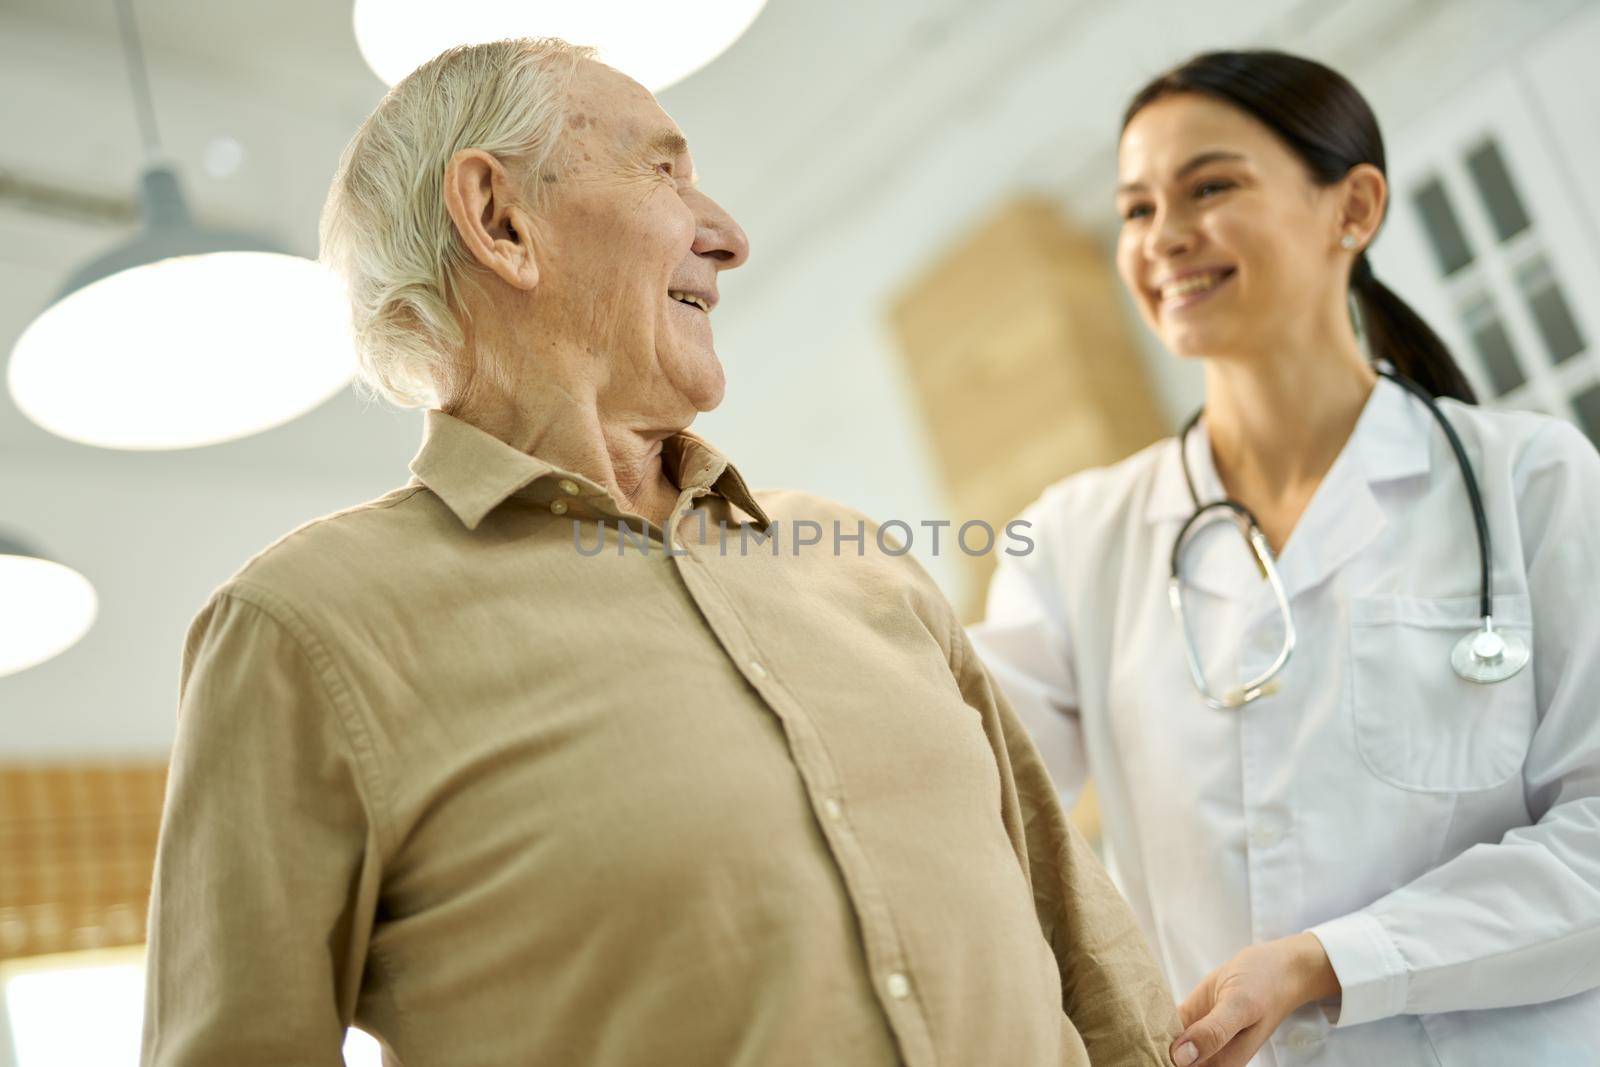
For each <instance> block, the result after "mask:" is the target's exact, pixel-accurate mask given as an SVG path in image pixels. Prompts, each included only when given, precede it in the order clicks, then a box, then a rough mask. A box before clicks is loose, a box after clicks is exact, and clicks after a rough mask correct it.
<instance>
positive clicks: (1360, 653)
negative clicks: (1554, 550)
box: [1347, 594, 1536, 794]
mask: <svg viewBox="0 0 1600 1067" xmlns="http://www.w3.org/2000/svg"><path fill="white" fill-rule="evenodd" d="M1495 620H1496V624H1497V626H1499V627H1501V628H1504V629H1506V630H1509V631H1511V632H1514V633H1516V634H1518V635H1519V636H1521V637H1522V638H1523V639H1524V640H1526V641H1528V642H1529V643H1530V645H1531V644H1532V636H1533V635H1532V608H1531V604H1530V602H1529V599H1528V596H1527V595H1526V594H1499V595H1496V597H1495ZM1479 623H1480V619H1479V616H1478V602H1477V598H1476V597H1452V598H1423V597H1396V596H1380V597H1357V598H1354V599H1353V600H1352V601H1351V619H1350V626H1349V628H1348V634H1349V643H1348V648H1347V657H1348V659H1347V664H1348V668H1349V678H1350V685H1349V694H1348V697H1347V707H1348V713H1349V716H1350V718H1349V721H1350V729H1351V731H1352V734H1353V742H1354V744H1355V748H1356V751H1357V753H1358V754H1359V755H1360V757H1361V761H1362V763H1363V764H1364V765H1365V766H1366V768H1367V770H1368V772H1369V773H1371V774H1372V776H1373V777H1374V778H1376V779H1378V780H1379V781H1382V782H1385V783H1387V784H1388V785H1391V786H1393V787H1395V788H1397V789H1402V790H1405V791H1407V792H1412V793H1434V794H1460V793H1476V792H1484V791H1488V790H1492V789H1496V788H1499V787H1501V786H1503V785H1505V784H1506V783H1507V782H1509V781H1511V780H1512V779H1513V778H1515V777H1517V776H1518V775H1519V774H1520V773H1521V770H1522V764H1523V761H1524V759H1525V758H1526V755H1527V750H1528V746H1529V744H1530V743H1531V742H1532V739H1533V727H1534V722H1535V710H1536V700H1535V692H1534V681H1533V671H1532V670H1531V669H1529V668H1524V669H1523V671H1522V672H1520V673H1519V674H1517V675H1514V676H1512V677H1511V678H1508V679H1506V680H1505V681H1502V682H1496V683H1493V684H1489V685H1480V684H1478V683H1474V682H1468V681H1465V680H1463V679H1461V678H1460V677H1459V676H1457V675H1456V673H1455V671H1454V670H1453V669H1452V668H1451V666H1450V650H1451V648H1452V647H1453V645H1454V644H1455V642H1456V641H1459V640H1460V639H1461V637H1462V636H1463V635H1465V634H1468V633H1471V632H1473V631H1474V630H1475V629H1476V628H1477V627H1478V625H1479Z"/></svg>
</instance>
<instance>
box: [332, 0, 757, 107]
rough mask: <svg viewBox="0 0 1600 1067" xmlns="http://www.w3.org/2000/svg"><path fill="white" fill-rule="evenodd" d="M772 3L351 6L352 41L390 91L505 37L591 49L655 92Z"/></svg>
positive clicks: (564, 0) (407, 1) (548, 1)
mask: <svg viewBox="0 0 1600 1067" xmlns="http://www.w3.org/2000/svg"><path fill="white" fill-rule="evenodd" d="M765 6H766V0H696V2H695V3H693V4H690V5H682V4H663V3H642V2H640V0H452V2H449V3H440V2H439V0H355V14H354V21H355V31H356V43H357V45H359V46H360V48H361V55H362V57H363V58H364V59H366V61H367V65H368V66H369V67H371V68H372V70H373V72H374V73H375V74H377V75H378V77H380V78H382V79H383V81H384V83H385V84H387V85H393V84H394V83H395V82H397V81H399V80H400V79H402V78H404V77H405V76H406V75H407V74H410V73H411V72H412V71H413V70H415V69H417V67H419V66H421V65H422V64H423V63H424V62H426V61H427V60H429V59H431V58H433V57H434V56H436V55H438V54H439V53H440V52H443V51H444V50H445V49H446V48H451V47H454V46H455V45H460V44H483V43H485V42H487V41H497V40H500V39H501V38H505V37H560V38H561V39H563V40H566V41H571V42H572V43H573V44H585V45H593V46H595V47H596V48H597V49H599V53H600V54H599V58H600V60H601V61H602V62H604V63H607V64H609V65H610V66H613V67H615V68H616V69H617V70H620V71H622V73H624V74H626V75H628V77H630V78H632V79H634V80H635V81H637V82H639V84H641V85H643V86H644V87H645V88H647V89H649V90H650V91H651V92H660V91H661V90H662V89H665V88H666V87H667V86H669V85H672V84H673V83H675V82H679V81H682V80H683V79H684V78H687V77H688V76H689V75H691V74H693V73H694V72H695V71H697V70H699V69H700V68H701V67H703V66H705V65H706V64H707V63H710V62H711V61H712V60H713V59H715V58H717V57H718V56H719V55H721V54H722V53H723V52H725V51H727V50H728V48H729V46H731V45H732V44H733V42H735V41H737V40H738V39H739V38H740V37H741V36H742V35H743V34H744V31H745V30H747V29H749V28H750V24H751V23H752V22H754V21H755V18H756V16H757V15H759V14H760V13H761V9H762V8H763V7H765Z"/></svg>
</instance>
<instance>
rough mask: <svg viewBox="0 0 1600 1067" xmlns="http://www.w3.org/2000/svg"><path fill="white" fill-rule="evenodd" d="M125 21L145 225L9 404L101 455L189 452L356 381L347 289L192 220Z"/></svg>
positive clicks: (308, 264)
mask: <svg viewBox="0 0 1600 1067" xmlns="http://www.w3.org/2000/svg"><path fill="white" fill-rule="evenodd" d="M117 12H118V16H119V20H120V22H121V26H122V38H123V46H124V50H125V52H126V55H127V60H128V71H129V78H130V81H131V82H132V85H133V95H134V99H135V102H136V105H137V110H138V114H139V120H140V127H141V131H142V134H143V139H144V146H145V151H146V157H147V160H148V162H147V165H146V168H145V170H144V173H143V175H142V177H141V178H140V183H139V204H140V208H141V216H142V226H141V229H140V231H139V233H138V234H137V235H135V236H134V237H133V238H132V239H131V240H129V241H127V242H125V243H124V244H121V245H119V246H117V247H115V248H113V249H111V250H110V251H109V252H106V253H105V254H103V255H101V256H98V257H97V258H95V259H94V260H92V261H90V262H88V263H86V264H84V265H83V266H82V267H81V268H79V269H78V270H77V271H75V272H74V273H73V274H72V275H71V276H70V277H69V278H68V279H67V280H66V282H65V284H64V285H63V286H62V288H61V290H60V292H59V293H58V294H57V296H56V299H55V301H54V302H53V303H52V304H51V305H50V306H49V307H48V308H47V309H46V310H45V311H44V312H43V313H42V314H41V315H40V316H39V317H38V318H37V319H35V320H34V321H33V322H32V323H31V324H30V325H29V326H28V327H27V329H25V330H24V331H23V333H22V336H21V337H20V338H18V340H17V343H16V347H15V348H14V349H13V350H12V353H11V360H10V365H9V367H8V369H7V375H6V380H7V384H8V386H9V388H10V391H11V396H12V399H13V400H14V401H15V402H16V405H17V407H18V408H19V409H20V410H21V411H22V412H23V414H24V415H26V416H27V417H28V418H30V419H31V420H33V421H34V422H35V423H37V424H38V425H40V426H42V427H43V428H44V429H46V430H49V431H50V432H52V433H54V434H57V435H58V436H61V437H64V438H67V439H68V440H72V441H77V442H80V443H83V444H89V445H98V446H101V447H105V448H122V449H173V448H192V447H196V446H199V445H207V444H214V443H216V442H219V441H226V440H229V439H232V438H237V437H244V436H247V435H249V434H252V433H257V432H259V431H261V430H266V429H269V428H271V427H273V426H277V425H280V424H282V423H285V422H288V421H289V420H291V419H294V418H296V417H298V416H300V415H302V414H304V413H305V412H307V411H309V410H311V409H312V408H314V407H316V406H317V405H319V404H321V403H323V402H324V401H326V400H327V399H328V398H329V397H331V396H333V395H334V394H335V393H337V392H338V391H339V390H340V389H342V388H343V387H344V386H345V385H346V384H347V383H348V382H349V380H350V378H351V375H352V374H353V372H354V367H355V353H354V348H353V345H352V342H351V340H350V334H349V307H348V304H347V303H346V300H345V292H344V287H343V285H342V283H341V282H340V281H339V279H338V278H337V277H336V276H335V275H334V274H333V273H332V272H331V271H329V270H327V269H326V268H325V267H323V266H322V265H320V264H318V263H316V262H314V261H312V260H309V259H305V258H303V257H300V256H293V255H289V254H287V253H285V252H284V251H282V250H281V249H279V248H277V247H275V246H274V245H273V244H272V243H271V242H270V241H268V240H266V239H265V238H262V237H259V236H256V235H254V234H248V233H236V232H230V231H225V230H217V229H211V228H208V227H205V226H201V225H199V224H198V223H196V222H195V220H194V219H193V218H192V217H191V215H190V213H189V210H188V207H187V205H186V204H185V202H184V197H183V191H182V188H181V186H180V183H179V180H178V175H177V172H176V171H175V170H174V169H173V168H172V166H171V165H170V164H168V163H166V162H163V161H162V160H161V149H160V141H159V138H158V136H157V133H156V125H155V111H154V107H153V105H152V102H151V98H150V89H149V84H148V80H147V78H146V75H145V68H144V57H143V52H142V49H141V47H140V44H139V39H138V32H137V28H136V26H135V24H134V21H133V12H132V9H131V7H130V0H117Z"/></svg>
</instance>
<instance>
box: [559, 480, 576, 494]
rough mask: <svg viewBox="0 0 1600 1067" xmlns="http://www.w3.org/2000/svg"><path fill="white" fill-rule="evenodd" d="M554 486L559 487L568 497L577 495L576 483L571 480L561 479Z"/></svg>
mask: <svg viewBox="0 0 1600 1067" xmlns="http://www.w3.org/2000/svg"><path fill="white" fill-rule="evenodd" d="M556 484H557V485H559V486H560V487H561V491H562V492H563V493H565V494H567V495H568V496H577V495H578V483H577V482H575V481H573V480H572V479H571V478H563V479H561V480H560V481H559V482H557V483H556Z"/></svg>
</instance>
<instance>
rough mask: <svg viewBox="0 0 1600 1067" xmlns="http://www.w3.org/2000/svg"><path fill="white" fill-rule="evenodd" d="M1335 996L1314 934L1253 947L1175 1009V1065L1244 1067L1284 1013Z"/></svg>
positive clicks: (1335, 986)
mask: <svg viewBox="0 0 1600 1067" xmlns="http://www.w3.org/2000/svg"><path fill="white" fill-rule="evenodd" d="M1338 995H1339V978H1338V976H1337V975H1335V974H1334V973H1333V965H1332V964H1330V963H1329V962H1328V954H1327V953H1326V952H1324V951H1323V948H1322V942H1321V941H1318V940H1317V938H1316V935H1315V934H1309V933H1307V934H1295V935H1294V936H1293V937H1284V938H1280V939H1278V940H1277V941H1268V942H1266V943H1265V944H1261V945H1251V946H1250V947H1249V948H1247V949H1245V950H1244V951H1243V952H1241V953H1239V954H1238V955H1237V956H1235V957H1233V959H1231V960H1229V961H1228V962H1227V963H1224V964H1223V965H1222V966H1221V967H1218V968H1217V969H1216V970H1214V971H1212V972H1211V973H1210V974H1208V975H1206V977H1205V980H1204V981H1202V982H1201V983H1200V984H1199V985H1198V986H1196V987H1195V990H1194V992H1193V993H1190V994H1189V997H1188V999H1187V1000H1185V1001H1184V1002H1183V1003H1182V1004H1180V1005H1178V1015H1179V1017H1180V1018H1182V1020H1183V1033H1182V1035H1180V1036H1179V1037H1178V1039H1177V1040H1176V1041H1174V1042H1173V1043H1172V1052H1171V1055H1172V1062H1173V1063H1174V1064H1175V1065H1176V1067H1200V1065H1202V1064H1203V1065H1204V1067H1244V1065H1245V1064H1246V1063H1247V1062H1249V1059H1250V1057H1251V1056H1254V1055H1255V1054H1256V1050H1257V1049H1259V1048H1260V1047H1261V1046H1262V1045H1264V1044H1266V1041H1267V1038H1269V1037H1271V1036H1272V1031H1274V1030H1276V1029H1277V1028H1278V1024H1279V1023H1281V1022H1283V1020H1284V1018H1285V1017H1287V1016H1288V1014H1289V1013H1290V1012H1292V1011H1294V1010H1295V1009H1296V1008H1298V1007H1300V1006H1301V1005H1302V1004H1309V1003H1311V1002H1312V1001H1314V1000H1325V999H1327V998H1329V997H1336V996H1338Z"/></svg>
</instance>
